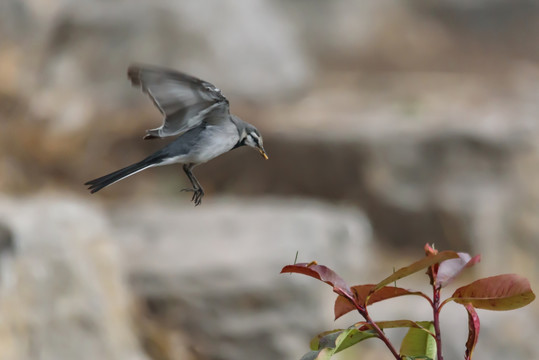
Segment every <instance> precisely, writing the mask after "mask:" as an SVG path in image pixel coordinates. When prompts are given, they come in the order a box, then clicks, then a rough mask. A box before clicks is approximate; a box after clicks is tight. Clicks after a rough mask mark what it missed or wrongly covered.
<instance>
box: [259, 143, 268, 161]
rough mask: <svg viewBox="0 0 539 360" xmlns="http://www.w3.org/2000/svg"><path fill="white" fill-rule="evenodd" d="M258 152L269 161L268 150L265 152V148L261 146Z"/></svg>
mask: <svg viewBox="0 0 539 360" xmlns="http://www.w3.org/2000/svg"><path fill="white" fill-rule="evenodd" d="M257 150H258V152H259V153H260V155H262V156H263V157H264V159H266V160H268V159H269V157H268V154H266V150H264V148H263V147H261V146H260V147H259V148H258V149H257Z"/></svg>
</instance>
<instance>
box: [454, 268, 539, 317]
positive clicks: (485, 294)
mask: <svg viewBox="0 0 539 360" xmlns="http://www.w3.org/2000/svg"><path fill="white" fill-rule="evenodd" d="M534 299H535V294H534V293H533V291H532V290H531V287H530V282H529V281H528V280H527V279H526V278H524V277H522V276H520V275H516V274H504V275H498V276H492V277H488V278H484V279H479V280H476V281H474V282H473V283H471V284H468V285H466V286H463V287H461V288H458V289H457V290H455V292H454V293H453V296H451V298H450V299H449V300H453V301H454V302H456V303H459V304H462V305H466V304H472V305H473V307H475V308H477V309H485V310H499V311H502V310H513V309H518V308H520V307H523V306H526V305H528V304H529V303H531V302H532V301H533V300H534ZM446 301H447V300H446Z"/></svg>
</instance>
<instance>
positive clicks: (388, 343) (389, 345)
mask: <svg viewBox="0 0 539 360" xmlns="http://www.w3.org/2000/svg"><path fill="white" fill-rule="evenodd" d="M357 311H358V312H359V313H360V314H361V316H363V318H364V319H365V321H366V322H367V324H369V325H370V326H371V327H372V329H373V330H374V331H376V333H377V334H378V337H379V338H380V340H382V341H383V342H384V344H386V346H387V348H388V349H389V351H391V353H392V354H393V356H394V357H395V359H397V360H401V356H400V355H399V353H398V351H397V350H396V349H395V347H393V344H392V343H391V341H389V339H388V338H387V336H386V334H385V333H384V332H383V331H382V329H380V327H379V326H378V325H376V323H375V322H374V321H373V320H372V319H371V317H370V316H369V313H368V311H367V309H366V308H365V309H364V310H363V311H362V310H361V309H359V308H358V309H357Z"/></svg>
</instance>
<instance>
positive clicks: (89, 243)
mask: <svg viewBox="0 0 539 360" xmlns="http://www.w3.org/2000/svg"><path fill="white" fill-rule="evenodd" d="M0 219H1V220H2V222H3V223H5V224H6V225H7V226H8V227H9V229H10V231H11V232H12V234H13V240H14V242H15V243H16V246H17V252H16V253H15V254H11V255H10V256H8V255H7V254H3V255H2V256H1V257H0V266H1V269H0V274H1V281H0V295H1V296H0V334H1V336H0V358H1V359H5V360H38V359H39V360H72V359H81V360H95V359H104V360H120V359H121V360H124V359H126V360H144V359H146V357H145V355H143V353H142V352H141V351H140V350H139V347H138V343H137V340H136V337H135V335H134V333H133V331H132V328H131V324H130V321H131V313H130V306H131V305H130V302H131V299H130V296H129V294H128V292H127V290H126V288H125V286H124V282H123V279H122V272H121V268H120V267H119V261H118V259H119V257H118V255H119V254H118V252H117V251H116V247H115V246H114V244H113V243H112V242H111V241H110V237H109V236H108V234H107V231H106V222H105V219H104V218H103V216H102V215H101V214H100V213H99V212H98V211H97V210H96V209H95V208H92V207H89V206H87V205H85V204H83V203H82V202H80V201H79V200H75V199H69V198H65V197H63V198H62V199H58V197H57V196H55V195H49V196H43V197H40V198H7V197H0Z"/></svg>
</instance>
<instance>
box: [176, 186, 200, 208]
mask: <svg viewBox="0 0 539 360" xmlns="http://www.w3.org/2000/svg"><path fill="white" fill-rule="evenodd" d="M181 191H182V192H183V191H192V192H193V197H192V198H191V201H192V202H194V203H195V206H198V205H200V204H201V203H202V198H203V197H204V190H202V189H200V188H199V189H182V190H181Z"/></svg>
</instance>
